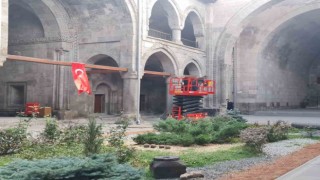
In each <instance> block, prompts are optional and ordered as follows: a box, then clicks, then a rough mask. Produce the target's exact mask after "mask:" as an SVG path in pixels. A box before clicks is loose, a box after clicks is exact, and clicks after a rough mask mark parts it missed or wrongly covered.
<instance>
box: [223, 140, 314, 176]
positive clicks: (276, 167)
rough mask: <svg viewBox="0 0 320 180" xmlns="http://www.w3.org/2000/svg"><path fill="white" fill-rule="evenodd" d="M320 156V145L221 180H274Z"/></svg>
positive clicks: (231, 174)
mask: <svg viewBox="0 0 320 180" xmlns="http://www.w3.org/2000/svg"><path fill="white" fill-rule="evenodd" d="M319 155H320V143H318V144H313V145H309V146H306V147H304V148H303V149H302V150H300V151H297V152H294V153H292V154H290V155H287V156H284V157H281V158H279V159H277V160H275V161H273V162H270V163H267V164H261V165H258V166H254V167H252V168H249V169H247V170H245V171H241V172H234V173H229V174H227V175H225V176H223V177H222V178H220V179H219V180H252V179H255V180H269V179H270V180H271V179H272V180H273V179H276V178H278V177H280V176H282V175H284V174H286V173H287V172H289V171H291V170H293V169H295V168H297V167H299V166H301V165H302V164H304V163H306V162H308V161H309V160H311V159H313V158H316V157H317V156H319Z"/></svg>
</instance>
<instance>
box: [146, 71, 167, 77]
mask: <svg viewBox="0 0 320 180" xmlns="http://www.w3.org/2000/svg"><path fill="white" fill-rule="evenodd" d="M144 74H145V75H154V76H171V74H170V73H167V72H157V71H144Z"/></svg>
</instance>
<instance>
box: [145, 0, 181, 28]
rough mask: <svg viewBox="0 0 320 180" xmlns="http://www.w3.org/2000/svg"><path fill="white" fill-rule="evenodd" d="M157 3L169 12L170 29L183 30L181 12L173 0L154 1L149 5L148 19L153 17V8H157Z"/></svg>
mask: <svg viewBox="0 0 320 180" xmlns="http://www.w3.org/2000/svg"><path fill="white" fill-rule="evenodd" d="M156 3H159V4H160V5H162V6H163V8H164V10H165V11H166V12H167V14H168V21H169V26H170V28H171V29H180V28H181V18H180V13H179V12H180V11H179V9H178V6H177V5H176V4H175V2H174V1H172V0H156V1H152V2H151V3H150V4H149V8H148V19H150V17H151V15H152V10H153V7H154V6H155V4H156Z"/></svg>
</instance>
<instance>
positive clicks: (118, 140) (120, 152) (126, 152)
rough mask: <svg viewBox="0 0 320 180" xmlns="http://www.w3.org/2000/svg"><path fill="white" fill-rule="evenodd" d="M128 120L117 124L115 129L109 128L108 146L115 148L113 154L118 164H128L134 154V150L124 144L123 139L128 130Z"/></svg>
mask: <svg viewBox="0 0 320 180" xmlns="http://www.w3.org/2000/svg"><path fill="white" fill-rule="evenodd" d="M128 122H129V121H128V120H125V121H121V122H119V125H117V127H115V128H111V129H110V132H109V137H108V142H109V146H111V147H113V148H115V154H116V156H117V159H118V161H119V162H120V163H124V162H128V161H129V160H130V159H131V158H132V157H133V156H134V153H135V149H134V148H130V147H128V146H126V145H125V144H124V138H125V136H126V131H127V128H128V125H129V123H128Z"/></svg>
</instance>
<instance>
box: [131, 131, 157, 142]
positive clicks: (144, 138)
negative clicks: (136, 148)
mask: <svg viewBox="0 0 320 180" xmlns="http://www.w3.org/2000/svg"><path fill="white" fill-rule="evenodd" d="M133 141H134V142H136V143H138V144H147V143H149V144H156V143H157V142H158V135H157V134H155V133H147V134H139V135H138V136H137V137H134V138H133Z"/></svg>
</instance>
